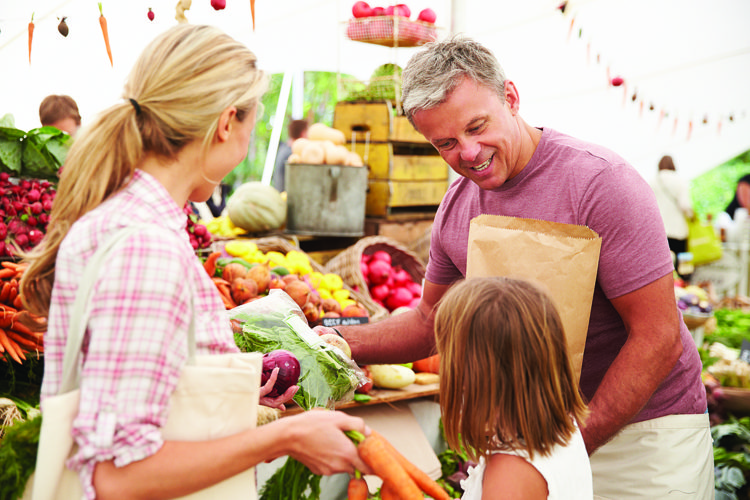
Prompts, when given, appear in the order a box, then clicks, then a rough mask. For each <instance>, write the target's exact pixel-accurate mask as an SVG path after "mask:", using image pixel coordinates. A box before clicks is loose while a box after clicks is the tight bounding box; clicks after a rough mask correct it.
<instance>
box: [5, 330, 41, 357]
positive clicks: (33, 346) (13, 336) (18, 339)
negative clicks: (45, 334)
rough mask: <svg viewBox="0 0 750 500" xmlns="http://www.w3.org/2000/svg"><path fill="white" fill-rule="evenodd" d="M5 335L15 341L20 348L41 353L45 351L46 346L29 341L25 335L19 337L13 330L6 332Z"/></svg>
mask: <svg viewBox="0 0 750 500" xmlns="http://www.w3.org/2000/svg"><path fill="white" fill-rule="evenodd" d="M5 334H6V335H7V336H8V338H9V339H11V340H12V341H14V342H15V343H16V344H18V345H19V346H23V347H26V348H27V349H26V350H27V351H28V350H36V351H39V352H43V351H44V346H43V345H42V344H41V343H40V342H34V341H33V340H29V339H27V338H26V337H24V336H23V335H19V334H18V333H17V332H15V331H13V330H6V331H5Z"/></svg>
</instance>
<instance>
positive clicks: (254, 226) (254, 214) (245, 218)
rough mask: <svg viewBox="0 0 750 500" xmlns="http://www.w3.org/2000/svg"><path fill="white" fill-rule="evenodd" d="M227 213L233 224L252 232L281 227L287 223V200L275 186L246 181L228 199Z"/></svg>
mask: <svg viewBox="0 0 750 500" xmlns="http://www.w3.org/2000/svg"><path fill="white" fill-rule="evenodd" d="M227 215H228V216H229V220H230V221H231V222H232V224H234V225H235V226H237V227H239V228H242V229H244V230H245V231H248V232H251V233H257V232H264V231H270V230H273V229H279V228H281V227H282V226H283V225H284V223H286V200H285V199H284V198H283V197H282V196H281V194H280V193H279V192H278V191H277V190H276V189H275V188H274V187H273V186H269V185H267V184H263V183H262V182H257V181H252V182H246V183H245V184H242V185H241V186H240V187H238V188H237V190H236V191H235V192H234V193H233V194H232V196H231V197H230V198H229V200H227Z"/></svg>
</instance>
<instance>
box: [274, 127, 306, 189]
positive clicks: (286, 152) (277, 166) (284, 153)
mask: <svg viewBox="0 0 750 500" xmlns="http://www.w3.org/2000/svg"><path fill="white" fill-rule="evenodd" d="M307 128H308V123H307V120H292V121H291V122H289V127H288V128H287V132H288V133H289V138H288V139H287V140H286V142H282V143H281V144H279V150H278V151H277V152H276V162H275V163H274V166H273V177H272V178H271V185H272V186H273V187H275V188H276V190H277V191H279V192H282V191H286V186H285V184H286V181H285V179H284V176H285V175H286V172H285V166H284V165H285V164H286V161H287V159H288V158H289V156H290V155H291V154H292V144H293V143H294V141H296V140H297V139H299V138H300V137H307Z"/></svg>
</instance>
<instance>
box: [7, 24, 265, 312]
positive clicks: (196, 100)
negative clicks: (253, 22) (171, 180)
mask: <svg viewBox="0 0 750 500" xmlns="http://www.w3.org/2000/svg"><path fill="white" fill-rule="evenodd" d="M267 87H268V76H267V75H266V74H265V73H264V72H263V71H261V70H260V69H259V68H258V67H257V65H256V57H255V54H253V53H252V52H251V51H250V50H249V49H248V48H247V47H246V46H245V45H243V44H241V43H239V42H238V41H236V40H234V39H233V38H231V37H230V36H228V35H227V34H225V33H224V32H222V31H221V30H219V29H217V28H214V27H211V26H202V25H190V24H180V25H177V26H175V27H173V28H170V29H168V30H167V31H165V32H164V33H162V34H161V35H159V36H158V37H156V38H155V39H154V40H153V41H152V42H151V43H150V44H149V45H148V46H147V47H146V48H145V49H144V51H143V52H142V53H141V55H140V57H139V58H138V60H137V61H136V63H135V66H134V67H133V69H132V70H131V72H130V75H129V76H128V79H127V82H126V84H125V88H124V90H123V95H122V98H123V100H122V101H121V102H119V103H118V104H115V105H113V106H112V107H110V108H109V109H107V110H105V111H104V112H102V113H101V114H100V115H99V116H98V117H97V118H96V119H95V120H94V121H93V122H92V123H91V124H89V125H88V126H86V127H84V129H82V130H81V131H80V132H79V134H78V135H77V136H76V139H75V140H74V142H73V145H72V147H71V148H70V151H69V153H68V156H67V158H66V160H65V165H64V167H63V171H62V173H61V176H60V183H59V185H58V187H57V194H56V197H55V201H54V204H53V207H52V211H51V213H50V220H49V224H48V231H47V234H46V235H45V238H44V240H43V241H42V242H41V243H40V244H39V245H38V246H37V247H36V248H35V249H34V250H32V252H30V253H28V254H25V255H24V258H25V260H27V261H28V262H29V263H30V265H29V267H28V269H27V270H26V271H25V273H24V278H23V280H22V282H21V293H22V294H23V297H24V301H25V305H26V307H27V308H28V309H29V310H30V311H31V312H32V313H35V314H37V315H40V316H46V315H47V314H48V312H49V304H50V295H51V291H52V283H53V281H54V276H55V267H54V266H55V259H56V257H57V251H58V248H59V247H60V243H61V242H62V240H63V238H64V237H65V235H66V234H67V232H68V230H69V229H70V227H71V225H72V224H73V223H74V222H75V221H76V220H77V219H78V218H80V217H81V216H82V215H84V214H85V213H87V212H88V211H90V210H92V209H93V208H95V207H96V206H98V205H99V204H100V203H102V202H103V201H104V200H106V199H107V198H108V197H110V196H112V194H114V193H116V192H117V191H119V190H120V189H122V188H123V187H124V186H125V185H126V184H127V183H128V181H129V180H130V179H131V178H132V175H133V173H134V171H135V169H136V167H137V166H138V165H139V163H140V162H141V161H142V160H143V158H144V156H146V155H154V156H156V157H157V158H160V159H162V160H164V161H165V162H166V161H170V160H174V159H175V158H176V156H177V154H178V153H179V152H180V151H181V150H182V149H183V148H184V147H185V146H186V145H187V144H189V143H192V142H194V141H201V143H202V144H203V147H204V149H205V148H207V147H208V146H209V144H210V142H211V140H212V138H213V136H214V134H215V132H216V130H217V127H218V119H219V116H220V114H221V113H222V111H224V110H225V109H226V108H228V107H230V106H235V107H236V108H237V118H238V119H239V120H241V121H242V120H244V118H245V117H246V116H248V114H250V113H253V112H255V110H256V108H257V106H258V103H259V102H260V99H261V97H262V96H263V93H264V92H265V91H266V89H267Z"/></svg>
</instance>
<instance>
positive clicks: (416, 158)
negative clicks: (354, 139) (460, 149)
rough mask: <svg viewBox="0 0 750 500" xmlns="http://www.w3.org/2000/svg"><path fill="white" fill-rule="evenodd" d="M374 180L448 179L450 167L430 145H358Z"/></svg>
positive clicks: (357, 149) (371, 178) (370, 176)
mask: <svg viewBox="0 0 750 500" xmlns="http://www.w3.org/2000/svg"><path fill="white" fill-rule="evenodd" d="M354 150H355V151H356V152H357V154H359V156H361V157H362V159H363V161H364V163H365V165H367V168H368V171H369V174H368V177H369V179H370V180H395V181H423V180H445V179H447V178H448V169H449V167H448V164H447V163H445V161H444V160H443V158H442V157H440V156H439V155H436V154H435V149H434V148H433V147H432V146H430V145H423V144H417V145H411V144H397V143H391V142H387V143H369V144H364V143H357V144H355V145H354Z"/></svg>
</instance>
